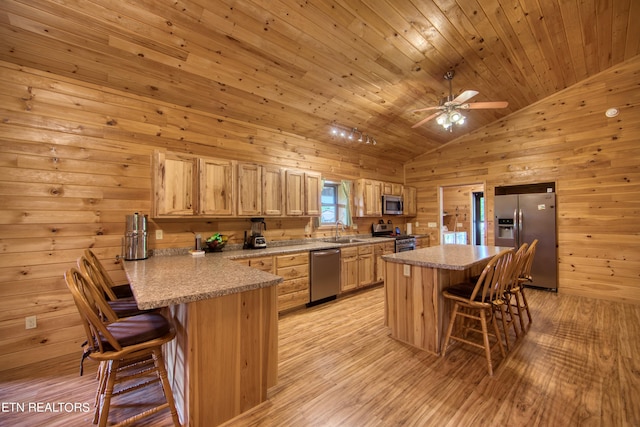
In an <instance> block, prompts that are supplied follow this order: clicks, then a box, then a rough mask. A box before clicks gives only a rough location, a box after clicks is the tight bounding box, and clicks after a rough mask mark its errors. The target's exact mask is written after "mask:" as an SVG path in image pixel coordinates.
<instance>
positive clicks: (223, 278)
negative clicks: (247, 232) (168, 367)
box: [124, 236, 389, 310]
mask: <svg viewBox="0 0 640 427" xmlns="http://www.w3.org/2000/svg"><path fill="white" fill-rule="evenodd" d="M355 239H357V241H354V242H351V243H336V242H332V241H330V239H327V240H314V241H311V242H309V241H306V240H298V241H290V242H286V243H284V242H283V243H282V244H278V245H276V244H274V245H269V244H267V245H268V246H267V247H266V248H264V249H236V250H225V251H223V252H211V253H207V254H205V255H204V256H192V255H190V254H189V253H188V249H176V250H167V251H163V252H164V255H155V256H152V257H149V258H148V259H146V260H139V261H125V262H124V270H125V273H126V275H127V278H128V279H129V283H130V284H131V288H132V290H133V294H134V297H135V299H136V302H137V303H138V307H139V308H140V309H143V310H148V309H152V308H158V307H166V306H168V305H172V304H181V303H188V302H193V301H198V300H203V299H208V298H215V297H219V296H223V295H228V294H232V293H237V292H244V291H247V290H251V289H256V288H261V287H266V286H274V285H277V284H278V283H280V282H282V280H283V279H282V277H280V276H276V275H274V274H271V273H267V272H264V271H261V270H258V269H255V268H251V267H247V266H244V265H242V264H240V263H237V262H234V261H233V260H236V259H244V258H255V257H260V256H273V255H285V254H289V253H296V252H308V251H313V250H322V249H331V248H340V247H346V246H357V245H366V244H372V243H381V242H388V241H389V239H388V238H385V237H366V236H365V237H355Z"/></svg>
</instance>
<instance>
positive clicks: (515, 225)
mask: <svg viewBox="0 0 640 427" xmlns="http://www.w3.org/2000/svg"><path fill="white" fill-rule="evenodd" d="M518 234H520V233H518V208H516V209H514V210H513V242H514V243H515V246H517V245H518V237H519V236H518Z"/></svg>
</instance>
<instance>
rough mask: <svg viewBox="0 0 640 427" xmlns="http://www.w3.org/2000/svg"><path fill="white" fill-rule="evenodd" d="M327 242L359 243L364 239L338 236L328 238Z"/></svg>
mask: <svg viewBox="0 0 640 427" xmlns="http://www.w3.org/2000/svg"><path fill="white" fill-rule="evenodd" d="M327 242H329V243H341V244H344V243H360V242H364V240H362V239H356V238H353V237H340V238H339V239H328V240H327Z"/></svg>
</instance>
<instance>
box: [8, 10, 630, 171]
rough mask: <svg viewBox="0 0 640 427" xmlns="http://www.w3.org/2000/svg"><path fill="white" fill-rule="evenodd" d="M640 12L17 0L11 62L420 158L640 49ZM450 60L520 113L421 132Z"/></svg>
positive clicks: (460, 76) (462, 83)
mask: <svg viewBox="0 0 640 427" xmlns="http://www.w3.org/2000/svg"><path fill="white" fill-rule="evenodd" d="M638 22H640V2H638V1H636V0H335V1H329V0H307V1H304V0H244V1H234V0H175V1H160V0H4V1H2V2H0V59H1V60H5V61H9V62H12V63H17V64H20V65H24V66H28V67H34V68H38V69H41V70H46V71H50V72H52V73H56V74H59V75H63V76H68V77H73V78H75V79H79V80H82V81H86V82H90V83H94V84H99V85H103V86H107V87H110V88H115V89H121V90H126V91H128V92H131V93H135V94H139V95H144V96H148V97H152V98H155V99H159V100H162V101H166V102H170V103H174V104H178V105H182V106H190V107H191V108H196V109H199V110H205V111H209V112H211V113H214V114H216V115H219V116H223V117H225V118H228V119H233V120H239V121H242V122H249V123H253V124H256V125H260V126H265V127H269V128H276V129H281V130H282V131H285V132H292V133H295V134H297V135H302V136H305V137H309V138H312V139H315V140H319V141H326V143H327V144H344V143H345V142H343V141H340V140H338V139H332V138H331V137H330V135H329V130H330V125H331V123H332V122H336V123H338V124H341V125H343V126H345V127H347V128H352V127H355V128H358V129H359V130H361V131H363V132H365V133H368V134H370V135H372V136H373V137H375V139H376V141H377V145H376V146H375V147H372V146H371V145H369V146H367V145H366V144H362V143H361V144H360V145H361V146H362V149H363V150H366V151H367V152H368V153H369V154H371V153H372V152H374V153H376V155H379V156H381V157H384V156H387V158H389V159H393V160H400V161H404V160H408V159H411V158H413V157H415V156H416V155H418V154H421V153H424V152H425V151H428V150H430V149H433V148H435V147H437V146H439V145H441V144H443V143H446V142H448V141H450V140H452V139H454V138H456V137H458V136H460V135H461V134H463V133H466V132H469V131H471V130H474V129H477V128H479V127H481V126H483V125H486V124H488V123H491V122H493V121H495V120H499V119H500V118H502V117H504V116H506V115H508V114H510V113H513V112H514V111H517V110H519V109H521V108H523V107H525V106H527V105H529V104H532V103H534V102H536V101H538V100H540V99H542V98H545V97H546V96H548V95H550V94H552V93H555V92H557V91H559V90H562V89H563V88H566V87H568V86H570V85H572V84H574V83H576V82H579V81H581V80H584V79H585V78H587V77H590V76H592V75H594V74H597V73H599V72H600V71H603V70H604V69H607V68H609V67H611V66H612V65H615V64H618V63H620V62H622V61H624V60H626V59H629V58H631V57H633V56H635V55H637V54H638V53H639V52H640V26H639V25H638ZM450 69H454V70H455V71H456V76H455V78H454V80H453V90H454V94H458V93H460V92H461V91H463V90H465V89H474V90H477V91H478V92H479V94H478V95H477V96H476V97H474V98H473V99H472V101H474V102H481V101H502V100H504V101H508V102H509V107H508V108H506V109H501V110H474V111H469V112H468V113H467V114H466V115H467V122H466V123H465V124H464V125H463V126H462V127H457V128H455V129H454V130H453V132H447V131H444V130H443V129H442V128H441V127H439V126H438V125H437V124H436V123H435V122H434V121H431V122H429V123H427V124H425V125H423V126H421V127H419V128H416V129H412V128H411V126H412V125H413V124H414V123H416V122H418V121H420V120H421V119H422V118H424V117H426V115H427V114H428V112H427V113H424V112H423V113H414V112H412V110H414V109H417V108H422V107H427V106H433V105H437V103H438V102H439V100H440V99H441V98H443V97H444V96H446V95H447V94H448V91H449V86H448V82H446V81H445V80H444V79H443V75H444V73H445V72H446V71H447V70H450ZM350 144H357V143H353V142H352V143H350Z"/></svg>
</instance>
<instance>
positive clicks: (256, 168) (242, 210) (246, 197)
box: [238, 163, 263, 216]
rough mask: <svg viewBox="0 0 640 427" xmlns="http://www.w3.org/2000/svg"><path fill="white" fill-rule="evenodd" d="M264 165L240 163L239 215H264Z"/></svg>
mask: <svg viewBox="0 0 640 427" xmlns="http://www.w3.org/2000/svg"><path fill="white" fill-rule="evenodd" d="M262 196H263V187H262V166H260V165H255V164H247V163H239V164H238V215H249V216H258V215H262V213H263V212H262Z"/></svg>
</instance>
